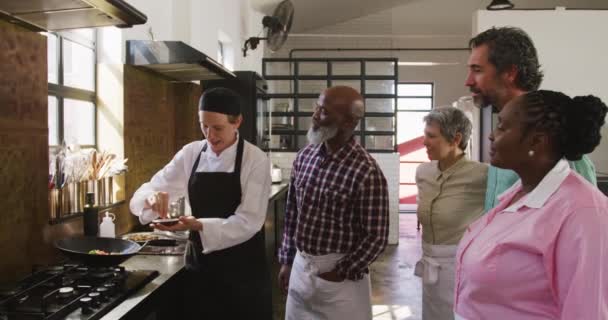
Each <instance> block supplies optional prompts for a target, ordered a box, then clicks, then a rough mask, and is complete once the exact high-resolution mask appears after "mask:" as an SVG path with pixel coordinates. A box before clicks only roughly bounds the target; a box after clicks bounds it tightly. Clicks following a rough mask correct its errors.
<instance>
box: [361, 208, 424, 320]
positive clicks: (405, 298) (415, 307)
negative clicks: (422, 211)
mask: <svg viewBox="0 0 608 320" xmlns="http://www.w3.org/2000/svg"><path fill="white" fill-rule="evenodd" d="M420 235H421V234H420V232H418V231H417V230H416V215H415V214H400V215H399V244H398V245H391V246H389V247H388V248H387V249H386V250H385V251H384V253H383V254H382V255H381V256H380V257H379V258H378V260H376V262H374V263H373V264H372V266H371V276H372V314H373V316H374V320H401V319H407V320H420V319H422V286H421V283H420V278H418V277H416V276H414V266H415V264H416V261H418V260H419V259H420V256H421V255H422V249H421V247H420V241H421V236H420Z"/></svg>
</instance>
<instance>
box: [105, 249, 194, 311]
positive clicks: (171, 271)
mask: <svg viewBox="0 0 608 320" xmlns="http://www.w3.org/2000/svg"><path fill="white" fill-rule="evenodd" d="M122 266H124V267H125V268H126V269H127V270H157V271H158V272H159V275H158V277H156V278H154V280H152V282H150V283H148V284H146V286H145V287H143V288H142V289H140V290H139V291H137V292H136V293H134V294H133V295H131V296H129V297H127V299H126V300H125V301H123V302H122V303H121V304H119V305H118V306H116V307H115V308H114V309H112V310H111V311H110V312H108V313H107V314H105V315H104V316H103V318H101V320H116V319H120V318H121V317H123V316H124V315H125V314H127V313H128V312H129V311H131V310H132V309H133V308H135V306H137V305H138V304H140V303H141V302H143V301H144V300H145V299H146V298H147V297H148V296H150V294H152V293H153V292H154V291H156V290H157V289H159V288H160V287H161V286H162V285H163V284H164V283H165V282H167V281H168V280H169V279H171V278H172V277H173V276H175V275H176V274H177V273H178V272H180V271H181V270H182V269H183V267H184V257H183V256H155V255H136V256H133V257H131V258H129V259H128V260H127V261H125V262H123V263H122Z"/></svg>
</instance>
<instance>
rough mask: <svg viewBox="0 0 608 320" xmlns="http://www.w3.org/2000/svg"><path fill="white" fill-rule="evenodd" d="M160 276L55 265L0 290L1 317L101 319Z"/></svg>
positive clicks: (13, 319)
mask: <svg viewBox="0 0 608 320" xmlns="http://www.w3.org/2000/svg"><path fill="white" fill-rule="evenodd" d="M157 276H158V271H153V270H136V271H128V270H125V268H124V267H120V266H119V267H104V268H98V267H97V268H94V267H88V266H84V265H77V264H64V265H58V266H52V267H49V268H47V269H44V270H41V271H38V272H36V273H33V274H32V275H30V276H28V277H27V278H25V279H23V280H21V281H20V282H18V283H16V284H15V285H11V286H9V287H7V288H2V289H0V320H30V319H31V320H38V319H41V320H42V319H44V320H55V319H74V320H75V319H87V320H93V319H99V318H101V317H102V316H103V315H104V314H106V313H108V312H109V311H110V310H112V308H114V307H116V306H117V305H118V304H120V303H121V302H122V301H124V300H125V298H127V297H128V296H129V295H131V294H133V293H134V292H136V291H137V290H139V289H141V288H142V287H144V286H145V285H146V284H147V283H149V282H150V281H152V279H154V278H156V277H157Z"/></svg>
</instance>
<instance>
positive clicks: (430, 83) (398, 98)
mask: <svg viewBox="0 0 608 320" xmlns="http://www.w3.org/2000/svg"><path fill="white" fill-rule="evenodd" d="M416 84H426V85H430V86H431V95H430V96H413V95H399V88H400V87H401V86H402V85H416ZM428 98H430V99H431V106H430V107H429V108H428V109H399V100H400V99H428ZM434 103H435V83H434V82H431V81H428V82H412V81H399V83H397V106H396V109H397V110H396V111H397V112H422V111H426V112H428V111H431V110H433V106H434Z"/></svg>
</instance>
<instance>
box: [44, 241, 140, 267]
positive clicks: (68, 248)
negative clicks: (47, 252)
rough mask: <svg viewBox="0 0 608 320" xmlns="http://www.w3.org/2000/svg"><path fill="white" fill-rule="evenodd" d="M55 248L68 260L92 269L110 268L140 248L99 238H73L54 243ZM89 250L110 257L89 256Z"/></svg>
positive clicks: (131, 242)
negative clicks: (103, 253) (100, 251)
mask: <svg viewBox="0 0 608 320" xmlns="http://www.w3.org/2000/svg"><path fill="white" fill-rule="evenodd" d="M55 247H57V249H59V250H61V251H62V252H63V253H64V254H65V255H66V256H67V257H68V258H70V259H73V260H76V261H79V262H82V263H84V264H86V265H89V266H92V267H110V266H115V265H117V264H120V263H121V262H123V261H125V260H127V259H128V258H129V257H131V256H133V255H134V254H136V253H137V252H138V251H139V249H141V246H140V245H139V244H137V243H136V242H133V241H131V240H124V239H117V238H99V237H73V238H65V239H61V240H58V241H57V242H55ZM91 250H103V251H105V252H109V253H111V254H110V255H98V254H89V251H91Z"/></svg>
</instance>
